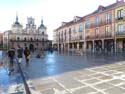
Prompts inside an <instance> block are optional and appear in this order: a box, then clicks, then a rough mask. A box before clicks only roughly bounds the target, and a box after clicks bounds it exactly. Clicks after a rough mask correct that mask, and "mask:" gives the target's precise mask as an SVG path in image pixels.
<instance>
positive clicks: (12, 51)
mask: <svg viewBox="0 0 125 94" xmlns="http://www.w3.org/2000/svg"><path fill="white" fill-rule="evenodd" d="M8 57H9V61H10V64H9V75H10V74H11V72H12V71H14V57H15V49H14V48H10V49H9V51H8Z"/></svg>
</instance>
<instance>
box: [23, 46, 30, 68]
mask: <svg viewBox="0 0 125 94" xmlns="http://www.w3.org/2000/svg"><path fill="white" fill-rule="evenodd" d="M24 55H25V60H26V66H27V67H28V66H29V59H30V50H29V49H28V48H27V47H26V48H25V50H24Z"/></svg>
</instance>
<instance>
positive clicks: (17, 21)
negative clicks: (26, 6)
mask: <svg viewBox="0 0 125 94" xmlns="http://www.w3.org/2000/svg"><path fill="white" fill-rule="evenodd" d="M16 22H18V13H17V12H16Z"/></svg>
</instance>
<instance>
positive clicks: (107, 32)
mask: <svg viewBox="0 0 125 94" xmlns="http://www.w3.org/2000/svg"><path fill="white" fill-rule="evenodd" d="M109 33H110V27H109V26H106V28H105V35H106V36H108V35H109Z"/></svg>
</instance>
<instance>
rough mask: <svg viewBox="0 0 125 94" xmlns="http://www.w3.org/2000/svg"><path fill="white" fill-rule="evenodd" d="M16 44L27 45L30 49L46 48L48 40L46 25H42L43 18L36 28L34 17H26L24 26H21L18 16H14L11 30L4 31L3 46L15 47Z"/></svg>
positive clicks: (48, 43)
mask: <svg viewBox="0 0 125 94" xmlns="http://www.w3.org/2000/svg"><path fill="white" fill-rule="evenodd" d="M18 45H19V46H21V47H23V48H25V47H28V48H29V49H30V50H32V51H34V50H36V49H43V50H44V49H48V47H49V45H50V41H49V40H48V35H47V27H46V26H44V24H43V19H42V20H41V24H40V26H39V27H38V28H37V27H36V24H35V19H34V18H32V17H28V18H27V24H26V27H25V28H23V26H22V25H21V24H20V23H19V21H18V16H16V21H15V22H14V23H13V25H12V28H11V30H8V31H5V32H4V47H5V48H10V47H14V48H16V47H17V46H18Z"/></svg>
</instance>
